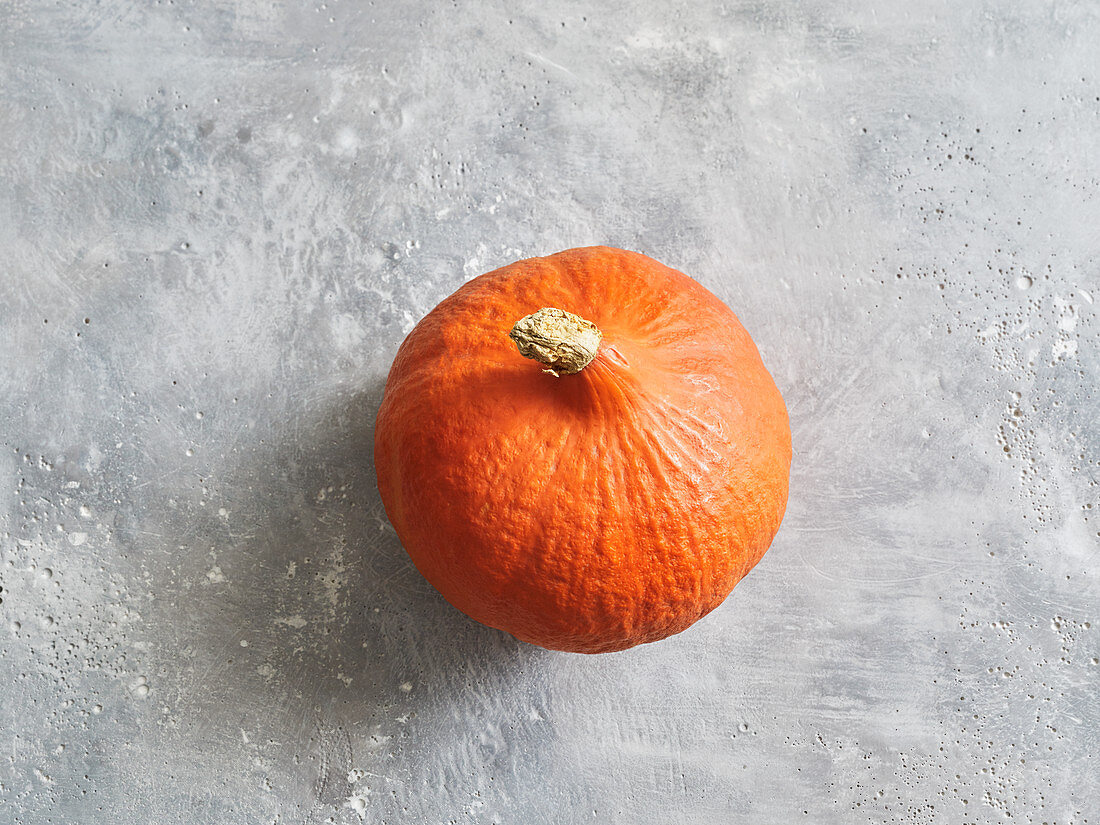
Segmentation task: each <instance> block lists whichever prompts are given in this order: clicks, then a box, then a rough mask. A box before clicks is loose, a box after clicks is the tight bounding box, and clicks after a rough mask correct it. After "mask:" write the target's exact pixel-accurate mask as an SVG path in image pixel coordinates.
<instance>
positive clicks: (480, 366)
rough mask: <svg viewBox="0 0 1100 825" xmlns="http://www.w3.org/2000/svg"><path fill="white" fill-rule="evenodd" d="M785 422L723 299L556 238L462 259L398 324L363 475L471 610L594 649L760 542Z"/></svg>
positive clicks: (783, 463) (692, 604) (529, 637)
mask: <svg viewBox="0 0 1100 825" xmlns="http://www.w3.org/2000/svg"><path fill="white" fill-rule="evenodd" d="M790 462H791V436H790V428H789V425H788V421H787V411H786V407H785V406H784V404H783V399H782V397H781V396H780V394H779V391H778V389H776V386H775V383H774V382H773V381H772V378H771V376H770V375H769V374H768V372H767V370H766V369H765V367H764V364H763V363H762V362H761V360H760V356H759V354H758V352H757V350H756V346H755V345H754V344H753V342H752V339H751V338H749V335H748V333H747V332H746V331H745V329H744V328H743V327H742V326H741V324H740V322H739V321H738V320H737V318H736V317H735V316H734V314H733V313H732V312H731V311H730V310H729V308H727V307H726V306H725V305H724V304H723V303H722V302H721V301H720V300H718V298H716V297H715V296H714V295H713V294H712V293H710V292H708V291H707V290H706V289H704V288H703V287H702V286H700V285H699V284H698V283H696V282H695V281H693V280H691V279H690V278H688V277H687V276H686V275H684V274H682V273H680V272H677V271H675V270H673V269H669V268H668V267H666V266H663V265H662V264H660V263H658V262H657V261H654V260H653V259H651V258H647V257H646V256H644V255H640V254H637V253H634V252H626V251H624V250H621V249H611V248H607V247H590V248H585V249H571V250H568V251H565V252H560V253H558V254H556V255H550V256H548V257H545V258H533V259H530V260H524V261H518V262H516V263H513V264H510V265H508V266H505V267H503V268H501V269H497V270H495V271H493V272H490V273H488V274H486V275H482V276H480V277H477V278H474V279H473V280H471V281H469V282H467V283H466V284H465V285H463V286H462V287H461V288H460V289H459V290H458V291H457V292H455V293H454V294H453V295H451V296H450V297H449V298H447V299H445V300H444V301H443V302H442V303H440V304H439V306H437V307H436V308H435V309H434V310H432V311H431V312H430V313H429V314H428V315H427V316H426V317H425V318H424V319H423V320H422V321H421V322H420V323H419V324H417V326H416V328H415V329H413V331H412V332H411V333H410V334H409V336H408V337H407V338H406V339H405V341H404V343H403V344H402V345H401V347H400V349H399V351H398V353H397V356H396V358H395V360H394V363H393V367H392V369H391V370H390V374H389V379H388V380H387V382H386V389H385V394H384V396H383V399H382V405H381V408H380V409H379V412H378V420H377V423H376V427H375V468H376V470H377V475H378V489H379V491H380V492H381V495H382V501H383V503H384V505H385V508H386V513H387V515H388V516H389V519H390V521H391V522H392V524H393V526H394V528H395V529H396V531H397V535H398V536H399V538H400V539H401V542H402V544H403V545H404V547H405V549H406V550H407V551H408V553H409V556H410V557H411V558H412V561H413V563H414V564H415V565H416V567H417V569H418V570H419V571H420V572H421V573H422V574H423V575H424V577H425V578H426V579H427V580H428V581H429V582H431V584H432V585H433V586H434V587H435V588H436V589H437V590H438V591H439V592H440V593H441V594H442V595H443V596H444V597H445V598H446V599H447V601H449V602H450V603H451V604H452V605H454V606H455V607H457V608H458V609H459V610H461V611H462V612H464V613H466V614H467V615H468V616H470V617H472V618H474V619H476V620H477V621H479V622H482V623H484V624H486V625H489V626H491V627H495V628H499V629H501V630H505V631H507V632H508V633H511V634H512V635H514V636H515V637H517V638H519V639H522V640H523V641H526V642H530V643H532V644H536V645H541V646H543V647H546V648H551V649H555V650H567V651H576V652H584V653H597V652H606V651H613V650H623V649H625V648H629V647H632V646H634V645H637V644H641V643H643V642H652V641H655V640H657V639H662V638H665V637H667V636H670V635H672V634H674V633H678V632H680V631H681V630H684V629H685V628H687V627H688V626H689V625H691V624H692V623H693V622H695V621H697V620H698V619H699V618H701V617H702V616H704V615H706V614H707V613H709V612H710V611H711V610H713V609H714V608H715V607H717V606H718V605H719V604H721V603H722V601H723V600H724V599H725V598H726V596H727V595H728V594H729V592H730V591H731V590H732V589H733V586H734V585H735V584H736V583H737V582H738V581H739V580H740V579H741V578H742V577H743V576H744V575H745V574H746V573H748V572H749V570H750V569H751V568H752V567H753V565H755V564H756V563H757V562H758V561H759V560H760V557H761V556H763V554H764V552H765V551H766V550H767V549H768V546H769V545H770V544H771V541H772V539H773V538H774V536H775V533H776V531H777V530H778V529H779V523H780V521H781V520H782V518H783V512H784V509H785V507H786V502H787V483H788V478H789V474H790Z"/></svg>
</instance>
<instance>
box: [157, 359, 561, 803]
mask: <svg viewBox="0 0 1100 825" xmlns="http://www.w3.org/2000/svg"><path fill="white" fill-rule="evenodd" d="M383 386H384V379H383V378H381V377H379V378H376V379H374V380H372V381H370V382H369V383H368V384H367V386H365V387H361V388H359V389H357V390H356V391H353V392H349V393H347V394H346V395H343V396H341V397H338V398H334V399H331V403H329V404H328V405H327V406H326V407H325V408H323V409H321V410H320V411H319V412H317V413H315V414H310V413H306V414H305V415H304V416H303V419H302V420H301V421H300V422H296V423H295V424H294V426H293V427H290V426H287V427H285V428H283V429H285V430H286V431H291V430H292V429H293V430H296V431H297V432H298V433H299V435H297V436H295V437H294V438H292V439H291V438H285V439H281V440H280V439H274V440H273V441H274V443H270V444H266V445H265V448H264V449H263V450H262V451H259V452H258V453H257V454H256V455H255V456H253V457H251V458H250V459H248V460H247V461H243V462H242V463H241V464H240V466H238V467H236V468H235V469H234V470H232V471H231V473H232V476H233V480H232V483H231V484H230V485H229V486H231V487H232V489H233V490H234V491H235V492H234V493H233V494H232V496H231V497H230V501H229V502H228V507H226V508H223V512H224V513H225V515H222V516H220V517H219V518H212V517H210V516H206V517H205V520H204V521H202V522H200V523H199V524H197V525H196V524H195V523H189V524H187V525H186V526H185V525H183V524H179V525H175V526H173V525H172V524H171V523H169V524H167V525H166V526H165V529H168V530H172V529H178V530H181V531H183V530H186V531H187V533H189V534H190V535H191V537H192V539H193V540H194V541H196V542H198V541H201V542H203V543H204V544H205V545H209V547H210V550H209V551H208V553H206V554H205V560H203V561H200V562H196V563H201V564H202V567H203V568H209V569H206V570H205V571H204V570H203V569H202V568H199V569H192V570H190V571H188V572H189V574H190V575H180V576H179V577H178V578H179V581H180V582H184V581H192V582H194V581H198V582H200V584H198V585H194V586H186V585H183V584H181V585H180V590H179V592H177V593H174V594H171V596H172V603H173V604H174V609H173V610H172V615H171V617H170V621H172V623H173V624H174V626H175V628H176V645H175V646H174V649H172V647H171V646H170V647H169V648H168V649H165V650H163V651H161V652H160V655H161V656H162V657H163V658H164V661H165V662H166V663H174V664H175V666H176V667H179V666H180V662H181V661H182V662H186V663H187V667H188V669H189V671H190V679H189V680H184V682H183V684H182V686H181V691H180V696H179V697H178V703H177V706H178V708H179V712H180V717H181V718H182V719H184V720H186V723H185V725H184V728H185V730H184V731H183V733H184V736H185V738H186V739H187V740H188V741H189V743H190V745H189V746H190V747H191V748H193V749H195V750H197V751H200V752H205V751H208V750H209V749H211V748H223V747H229V748H231V749H239V748H240V747H241V744H240V743H241V741H242V738H243V740H244V742H245V743H267V744H269V745H271V744H274V745H277V747H276V748H274V749H272V748H270V747H268V748H266V749H265V751H264V756H263V759H265V760H267V766H268V767H269V768H270V769H271V770H270V771H269V773H275V774H280V775H283V776H290V777H293V778H294V779H293V781H294V783H295V785H296V787H295V788H293V789H291V790H290V792H289V797H290V798H294V799H299V800H302V802H303V803H304V807H306V808H309V807H310V806H312V808H313V810H314V812H315V813H316V812H320V811H322V810H325V811H328V812H329V813H331V811H332V806H334V805H336V806H340V805H343V804H344V803H345V801H346V800H347V799H348V798H349V795H351V794H353V793H354V792H356V789H357V788H358V787H359V786H361V785H364V784H365V785H366V786H367V787H369V788H370V789H371V793H372V795H376V794H378V793H379V792H385V791H388V792H389V794H390V797H391V799H390V802H391V803H392V804H393V805H394V806H397V804H398V802H399V801H400V800H401V799H405V798H407V794H408V793H413V792H415V787H418V786H419V783H420V782H422V781H423V780H422V779H420V778H419V777H418V776H417V775H416V774H417V772H418V771H419V770H420V768H418V767H417V766H419V765H424V764H430V763H433V762H434V763H438V761H439V758H438V755H439V753H441V752H443V751H445V750H446V749H447V748H454V747H458V745H456V744H455V743H456V741H458V740H461V739H462V737H463V736H466V733H465V732H464V731H463V729H462V727H463V724H464V723H463V722H462V716H463V713H465V712H466V710H463V709H464V708H465V709H467V710H468V709H469V708H468V704H469V703H471V702H472V703H473V705H474V706H476V704H477V702H476V700H475V699H472V698H471V697H473V696H476V695H478V694H479V692H480V691H481V690H482V689H483V688H487V689H491V690H492V691H494V692H495V693H499V692H501V691H507V690H508V689H509V688H510V687H511V688H512V689H520V688H519V687H518V685H520V683H522V682H524V681H525V680H527V677H528V676H531V675H532V674H533V673H534V672H536V669H535V668H534V667H533V666H534V664H535V663H536V662H537V660H539V659H540V658H541V657H543V656H545V655H548V654H547V652H546V651H543V650H541V649H539V648H535V647H532V646H530V645H527V644H524V643H522V642H519V641H517V640H515V639H514V638H512V637H511V636H509V635H507V634H505V633H502V632H500V631H496V630H493V629H490V628H486V627H483V626H481V625H478V624H476V623H475V622H473V621H472V620H470V619H468V618H467V617H466V616H464V615H462V614H461V613H459V612H458V611H457V610H455V609H454V608H452V607H451V606H450V605H449V604H448V603H447V602H446V601H445V600H444V599H443V598H442V597H441V596H440V595H439V594H438V593H437V592H436V591H435V590H434V589H433V588H432V587H431V586H430V585H429V584H428V583H427V582H426V581H425V580H424V579H423V578H422V577H421V576H420V574H419V572H418V571H417V570H416V568H415V567H414V566H413V565H412V562H411V561H410V560H409V558H408V556H407V554H406V553H405V551H404V549H403V548H402V547H401V544H400V542H399V541H398V538H397V535H396V533H395V532H394V530H393V528H392V527H391V526H390V524H389V522H388V520H387V519H386V516H385V512H384V509H383V506H382V502H381V499H380V497H379V494H378V491H377V487H376V483H375V473H374V460H373V438H374V419H375V416H376V414H377V410H378V406H379V403H380V401H381V397H382V389H383ZM191 516H192V517H193V516H194V513H192V514H191ZM192 556H193V557H196V558H198V559H200V560H202V559H203V558H204V557H203V554H202V553H198V552H192V553H191V554H188V557H192ZM164 666H171V664H168V665H162V667H164ZM227 743H228V744H227ZM280 796H283V797H284V798H285V796H286V792H285V791H284V792H283V793H281V794H280ZM373 807H374V803H372V808H373ZM395 813H399V810H395Z"/></svg>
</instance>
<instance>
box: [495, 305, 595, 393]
mask: <svg viewBox="0 0 1100 825" xmlns="http://www.w3.org/2000/svg"><path fill="white" fill-rule="evenodd" d="M508 337H509V338H511V339H512V340H513V341H515V343H516V347H517V348H518V349H519V354H520V355H522V356H523V357H524V358H531V359H533V360H535V361H538V362H539V363H540V364H542V365H543V366H544V367H546V369H545V370H543V372H548V373H550V374H551V375H554V376H556V375H558V374H559V373H565V374H566V375H574V374H575V373H578V372H580V371H581V370H583V369H584V368H585V367H587V366H588V365H589V364H590V363H592V359H593V358H595V357H596V350H598V349H599V348H600V341H601V340H603V333H602V332H600V331H599V329H597V328H596V325H595V324H593V323H592V322H591V321H586V320H585V319H584V318H581V317H580V316H579V315H574V314H573V313H572V312H566V311H565V310H563V309H554V308H553V307H544V308H543V309H540V310H539V311H538V312H534V313H532V314H531V315H526V316H524V317H523V318H520V319H519V320H518V321H516V325H515V326H514V327H512V331H511V332H510V333H508Z"/></svg>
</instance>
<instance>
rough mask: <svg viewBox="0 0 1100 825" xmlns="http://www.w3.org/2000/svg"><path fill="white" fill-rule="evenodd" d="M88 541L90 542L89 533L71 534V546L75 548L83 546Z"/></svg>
mask: <svg viewBox="0 0 1100 825" xmlns="http://www.w3.org/2000/svg"><path fill="white" fill-rule="evenodd" d="M87 540H88V534H87V533H80V532H77V533H69V544H71V545H72V546H73V547H79V546H80V545H82V544H83V543H84V542H86V541H87Z"/></svg>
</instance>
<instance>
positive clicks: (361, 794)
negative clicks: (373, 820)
mask: <svg viewBox="0 0 1100 825" xmlns="http://www.w3.org/2000/svg"><path fill="white" fill-rule="evenodd" d="M369 794H370V791H368V790H367V789H366V788H360V789H358V790H356V791H355V792H353V793H352V794H351V796H349V797H348V801H347V802H346V803H344V804H345V806H346V807H348V808H351V809H352V810H353V811H355V813H356V814H358V815H359V818H360V819H363V820H365V819H366V818H367V797H368V795H369Z"/></svg>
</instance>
